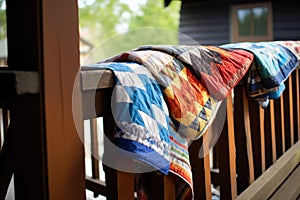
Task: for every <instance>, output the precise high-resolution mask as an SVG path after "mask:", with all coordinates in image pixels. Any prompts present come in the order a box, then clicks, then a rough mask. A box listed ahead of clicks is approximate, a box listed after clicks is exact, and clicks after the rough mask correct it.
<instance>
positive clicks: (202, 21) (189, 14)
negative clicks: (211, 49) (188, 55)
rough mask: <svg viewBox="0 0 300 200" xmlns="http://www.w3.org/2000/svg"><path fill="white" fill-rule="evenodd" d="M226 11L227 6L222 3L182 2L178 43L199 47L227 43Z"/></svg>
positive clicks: (227, 20)
mask: <svg viewBox="0 0 300 200" xmlns="http://www.w3.org/2000/svg"><path fill="white" fill-rule="evenodd" d="M208 8H209V9H208ZM228 10H229V6H228V4H224V3H220V4H216V3H215V2H214V3H211V2H204V3H203V2H199V1H191V2H190V1H183V2H182V7H181V14H180V27H179V32H180V33H181V34H180V36H179V43H180V44H201V45H221V44H224V43H228V42H229V27H230V26H229V25H230V24H229V11H228Z"/></svg>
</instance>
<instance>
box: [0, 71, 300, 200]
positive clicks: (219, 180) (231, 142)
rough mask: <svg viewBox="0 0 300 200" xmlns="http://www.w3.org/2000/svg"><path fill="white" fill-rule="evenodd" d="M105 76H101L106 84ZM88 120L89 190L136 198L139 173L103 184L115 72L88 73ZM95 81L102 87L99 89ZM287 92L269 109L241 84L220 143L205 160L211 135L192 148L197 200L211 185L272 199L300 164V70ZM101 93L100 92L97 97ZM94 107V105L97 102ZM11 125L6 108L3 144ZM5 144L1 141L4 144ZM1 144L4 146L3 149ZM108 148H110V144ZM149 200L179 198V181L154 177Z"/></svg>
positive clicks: (223, 194)
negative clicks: (104, 138) (101, 151)
mask: <svg viewBox="0 0 300 200" xmlns="http://www.w3.org/2000/svg"><path fill="white" fill-rule="evenodd" d="M99 77H101V79H100V80H98V79H99ZM81 79H82V94H83V118H84V120H89V121H90V133H85V134H90V137H91V149H90V151H91V152H92V155H91V166H92V167H91V171H92V175H91V176H90V177H88V176H87V177H86V188H87V189H88V190H91V191H92V192H94V195H95V196H97V195H99V194H100V195H103V196H106V197H107V199H125V200H128V199H134V191H135V187H134V181H135V180H134V174H131V173H127V172H122V171H117V170H115V169H112V168H110V167H108V166H104V171H105V181H103V180H100V176H101V174H100V173H103V172H102V171H101V170H100V167H99V166H100V165H99V164H101V163H99V162H101V158H100V157H98V151H99V150H98V147H99V143H98V140H97V138H98V135H97V133H98V132H99V131H98V130H97V127H98V125H97V120H96V119H97V118H99V117H102V119H103V128H104V131H103V132H104V133H105V134H106V136H107V137H108V138H109V139H112V137H113V135H114V119H113V116H112V114H111V109H110V106H109V105H110V97H111V94H112V89H113V85H114V83H113V75H112V73H111V71H108V70H99V69H92V68H89V69H87V68H83V69H82V72H81ZM95 82H96V83H97V84H95ZM285 83H286V90H285V91H284V93H283V94H282V96H281V97H280V98H279V99H276V100H271V101H270V104H269V106H268V107H267V108H266V109H262V108H260V107H259V106H258V104H257V102H255V101H254V100H252V99H249V98H248V97H247V95H246V91H245V86H244V85H243V84H238V85H237V86H236V87H235V88H234V90H233V93H232V94H230V95H229V96H228V98H227V101H226V104H227V105H226V111H227V112H226V120H225V125H224V128H223V131H222V133H221V136H220V138H219V140H218V142H217V144H216V145H215V146H214V147H213V149H212V150H211V152H212V153H211V154H212V156H210V154H207V155H206V156H205V157H204V158H199V156H198V153H199V149H200V147H201V146H202V143H203V140H204V139H205V137H208V135H207V134H205V135H204V136H203V137H202V138H200V139H198V140H196V141H194V142H193V143H192V145H191V146H190V147H189V151H190V161H191V166H192V172H193V181H194V192H195V198H194V199H197V200H198V199H211V198H212V192H211V185H214V187H216V188H218V189H219V190H220V198H221V199H267V198H269V197H270V196H272V194H273V193H274V191H275V190H277V188H278V187H279V186H280V185H281V184H282V182H283V181H284V180H285V179H286V177H288V175H289V174H290V173H291V172H292V171H293V170H294V168H296V166H297V165H299V162H300V156H299V155H300V141H299V140H300V70H299V68H298V69H296V70H295V71H294V72H293V73H292V74H291V75H290V77H289V78H288V80H287V81H286V82H285ZM95 91H96V92H95ZM91 102H93V103H91ZM8 124H9V111H8V110H7V109H5V108H3V109H2V129H1V130H4V134H1V136H2V137H0V138H1V140H2V141H3V136H4V135H5V132H6V130H7V127H8ZM2 141H0V142H1V143H2ZM1 143H0V144H1ZM103 145H104V149H105V143H104V144H103ZM148 177H149V179H150V183H152V184H151V188H150V189H149V199H170V200H172V199H176V186H175V182H176V180H178V179H176V177H175V176H174V175H172V174H170V175H168V176H163V175H158V174H157V173H155V172H149V176H148Z"/></svg>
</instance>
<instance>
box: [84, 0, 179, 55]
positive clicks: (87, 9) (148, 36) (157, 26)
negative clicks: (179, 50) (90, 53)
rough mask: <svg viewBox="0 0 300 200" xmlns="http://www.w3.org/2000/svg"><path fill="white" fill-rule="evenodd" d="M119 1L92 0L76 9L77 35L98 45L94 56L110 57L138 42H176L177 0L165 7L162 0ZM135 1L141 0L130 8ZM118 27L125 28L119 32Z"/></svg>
mask: <svg viewBox="0 0 300 200" xmlns="http://www.w3.org/2000/svg"><path fill="white" fill-rule="evenodd" d="M123 2H125V1H124V0H95V2H94V3H92V4H91V5H86V6H84V7H82V8H80V10H79V13H80V28H81V31H82V34H81V35H82V36H83V37H84V38H85V39H87V40H89V41H91V42H92V43H93V44H94V45H95V46H96V45H98V47H97V49H96V50H94V52H98V53H97V54H98V56H99V55H101V56H100V57H108V56H112V55H114V54H117V53H119V52H122V51H125V50H129V49H133V48H136V47H138V46H141V45H148V44H177V43H178V25H179V9H180V3H181V2H180V1H173V2H172V3H171V4H170V5H169V6H168V7H167V8H165V7H164V4H163V3H164V1H163V0H156V1H153V0H146V1H139V0H137V1H127V2H130V3H127V2H126V3H123ZM137 2H144V3H140V5H139V6H140V8H139V9H138V10H133V9H132V6H133V5H132V4H137ZM120 25H121V26H120ZM118 27H125V28H123V30H122V32H120V29H118ZM84 31H87V32H86V33H88V34H85V33H84Z"/></svg>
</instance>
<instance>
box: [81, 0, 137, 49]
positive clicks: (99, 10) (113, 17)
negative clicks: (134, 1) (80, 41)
mask: <svg viewBox="0 0 300 200" xmlns="http://www.w3.org/2000/svg"><path fill="white" fill-rule="evenodd" d="M126 12H128V13H130V12H131V10H130V9H129V7H128V5H126V4H124V3H121V2H120V1H119V0H95V1H94V3H93V4H91V5H85V6H83V7H82V8H80V9H79V19H80V23H79V25H80V29H81V32H82V33H83V34H86V35H88V36H89V37H88V38H86V39H87V40H89V41H91V42H92V43H94V44H95V43H96V44H97V43H99V42H101V41H103V40H105V39H106V38H108V37H111V36H112V35H115V34H117V30H116V25H117V24H119V23H121V19H122V18H121V16H122V15H123V14H124V13H126ZM85 32H86V33H85Z"/></svg>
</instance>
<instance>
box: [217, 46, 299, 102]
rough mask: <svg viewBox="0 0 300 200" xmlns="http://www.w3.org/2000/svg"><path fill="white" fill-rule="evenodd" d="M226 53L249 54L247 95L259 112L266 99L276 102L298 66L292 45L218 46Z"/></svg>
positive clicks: (295, 49)
mask: <svg viewBox="0 0 300 200" xmlns="http://www.w3.org/2000/svg"><path fill="white" fill-rule="evenodd" d="M222 47H223V48H228V49H243V50H247V51H249V52H252V53H253V55H254V62H253V63H252V66H251V68H250V70H249V78H248V94H249V96H250V97H253V98H255V99H256V100H257V101H258V102H259V103H260V105H261V107H262V108H265V107H267V105H268V102H269V99H276V98H279V97H280V96H281V94H282V92H283V91H284V89H285V85H284V81H285V80H286V79H287V78H288V77H289V75H290V74H291V72H292V71H293V70H294V69H295V68H296V67H297V66H298V63H299V62H298V57H297V54H295V52H297V51H298V56H299V46H298V43H296V42H292V41H290V42H241V43H232V44H226V45H222Z"/></svg>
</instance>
